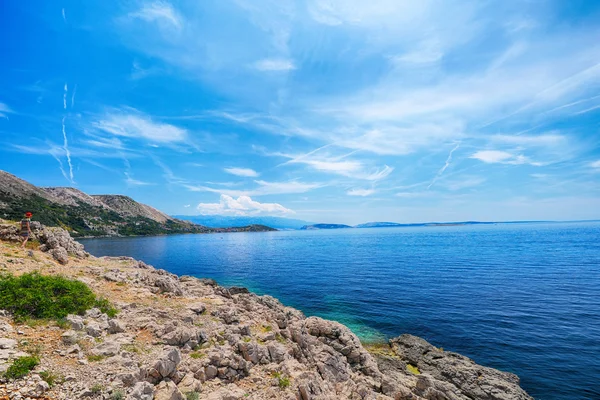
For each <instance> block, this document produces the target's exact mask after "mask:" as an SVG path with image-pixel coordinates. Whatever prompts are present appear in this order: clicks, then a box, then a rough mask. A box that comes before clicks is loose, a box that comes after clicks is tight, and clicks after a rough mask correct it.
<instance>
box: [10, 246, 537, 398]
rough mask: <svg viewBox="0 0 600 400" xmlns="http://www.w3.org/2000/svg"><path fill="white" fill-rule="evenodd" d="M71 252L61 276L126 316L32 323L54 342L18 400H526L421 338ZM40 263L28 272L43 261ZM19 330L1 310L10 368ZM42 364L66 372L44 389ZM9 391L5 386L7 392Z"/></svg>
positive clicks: (498, 376)
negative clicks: (367, 335) (371, 333)
mask: <svg viewBox="0 0 600 400" xmlns="http://www.w3.org/2000/svg"><path fill="white" fill-rule="evenodd" d="M57 240H58V239H57ZM0 254H1V252H0ZM1 257H2V256H1V255H0V259H1ZM43 257H44V255H43V253H39V258H43ZM71 260H72V262H71V264H70V265H71V266H70V267H69V268H65V269H63V271H66V272H64V273H66V274H69V273H71V274H72V276H73V277H74V278H76V279H80V280H82V281H84V282H86V283H88V284H89V285H90V286H91V287H92V288H93V289H94V290H95V291H97V292H99V293H102V294H103V295H104V296H106V297H107V298H109V299H110V300H111V301H112V302H113V303H114V304H115V305H116V306H117V308H118V309H119V314H118V316H117V317H115V318H109V317H108V316H107V315H106V314H103V313H102V312H101V311H100V310H99V309H91V310H88V311H87V312H86V313H85V315H83V316H78V315H69V316H67V317H66V318H65V321H64V322H65V324H64V326H63V327H62V328H60V329H59V328H58V327H56V326H49V327H47V328H37V329H42V331H41V332H39V337H41V338H50V340H49V343H50V344H49V345H48V348H47V349H45V350H44V351H43V352H42V354H41V365H40V366H39V367H38V368H36V369H35V370H34V371H33V372H32V375H30V377H28V378H24V379H22V380H18V381H15V382H11V383H10V385H12V386H11V388H12V389H11V390H13V392H14V393H19V395H21V398H22V397H24V396H25V394H26V393H33V390H35V389H36V388H37V387H38V386H39V390H41V391H42V392H44V395H46V396H48V397H49V398H53V399H62V400H66V399H76V398H84V397H85V398H90V399H92V400H93V399H101V398H102V399H110V398H113V397H111V396H112V394H114V393H119V391H120V393H122V395H123V396H124V397H121V398H126V399H132V400H149V399H155V400H156V399H186V398H196V397H194V396H197V398H201V399H212V400H223V399H254V400H263V399H290V400H339V399H357V400H358V399H369V400H371V399H372V400H401V399H406V400H408V399H410V400H443V399H447V400H451V399H452V400H453V399H459V400H467V399H468V400H472V399H484V400H507V399H516V400H530V399H531V397H529V396H528V395H527V394H526V393H525V392H524V391H523V390H522V389H521V388H520V387H519V380H518V378H517V377H516V376H515V375H513V374H510V373H505V372H501V371H497V370H494V369H491V368H486V367H483V366H480V365H477V364H475V362H473V361H472V360H470V359H468V358H466V357H464V356H461V355H459V354H456V353H452V352H446V351H442V350H440V349H437V348H436V347H434V346H433V345H431V344H429V343H427V342H426V341H424V340H423V339H420V338H417V337H414V336H410V335H402V336H400V337H398V338H395V339H392V340H390V341H389V343H384V344H380V345H379V346H377V348H376V349H370V350H368V349H367V348H365V346H363V344H362V343H361V342H360V340H359V339H358V337H357V336H356V335H354V334H353V333H352V332H351V331H350V330H349V329H348V328H347V327H346V326H344V325H342V324H340V323H337V322H334V321H328V320H324V319H321V318H318V317H308V318H307V317H306V316H305V315H304V314H303V313H302V312H300V311H298V310H296V309H293V308H289V307H286V306H284V305H283V304H281V303H280V302H279V301H278V300H277V299H275V298H273V297H270V296H258V295H256V294H254V293H251V292H249V291H247V290H245V289H243V288H224V287H221V286H219V285H217V284H216V283H215V282H214V281H211V280H206V279H196V278H193V277H177V276H176V275H172V274H170V273H168V272H166V271H163V270H159V269H155V268H153V267H152V266H148V265H146V264H143V263H140V262H138V261H136V260H134V259H132V258H128V257H117V258H115V257H104V258H94V257H91V256H90V257H89V258H88V259H86V260H85V261H84V262H80V260H78V259H74V258H71ZM35 262H36V261H35V260H34V259H33V258H31V263H32V264H31V268H32V269H36V268H41V267H40V266H39V265H38V264H35ZM40 263H41V265H44V264H43V263H44V261H43V260H40ZM25 267H26V265H24V266H23V268H25ZM21 329H22V328H17V331H19V330H21ZM23 331H24V332H22V333H21V334H19V333H18V332H15V329H13V328H12V326H11V325H10V324H9V319H8V318H7V317H1V316H0V365H4V368H6V366H7V365H8V363H10V360H12V359H14V358H15V357H18V356H19V355H22V354H24V353H23V351H26V348H25V347H24V348H23V349H20V348H19V343H21V342H28V343H33V342H34V341H35V336H34V335H33V334H34V333H35V330H34V329H30V330H27V331H26V332H25V329H24V328H23ZM32 335H33V336H32ZM40 371H53V372H54V373H55V374H57V375H61V376H64V377H65V379H64V381H62V382H61V383H59V384H55V385H54V386H53V387H50V388H45V387H44V388H42V387H41V386H40V385H38V384H37V382H38V381H39V380H37V378H33V377H34V376H39V372H40ZM25 388H26V389H25ZM2 390H3V389H2V385H1V382H0V398H2V397H1V396H2V395H3V394H4V393H3V392H2ZM9 398H11V399H16V398H19V397H14V396H13V397H9ZM114 398H117V397H116V395H115V396H114Z"/></svg>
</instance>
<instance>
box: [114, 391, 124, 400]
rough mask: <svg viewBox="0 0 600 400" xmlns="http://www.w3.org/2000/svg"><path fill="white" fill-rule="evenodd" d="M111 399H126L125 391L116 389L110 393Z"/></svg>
mask: <svg viewBox="0 0 600 400" xmlns="http://www.w3.org/2000/svg"><path fill="white" fill-rule="evenodd" d="M110 400H125V393H124V392H123V391H122V390H121V389H116V390H115V391H113V392H112V394H111V395H110Z"/></svg>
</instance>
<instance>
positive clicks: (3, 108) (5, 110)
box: [0, 102, 14, 119]
mask: <svg viewBox="0 0 600 400" xmlns="http://www.w3.org/2000/svg"><path fill="white" fill-rule="evenodd" d="M12 113H14V111H13V110H11V108H10V107H9V106H7V105H6V104H5V103H2V102H0V118H6V119H8V115H6V114H12Z"/></svg>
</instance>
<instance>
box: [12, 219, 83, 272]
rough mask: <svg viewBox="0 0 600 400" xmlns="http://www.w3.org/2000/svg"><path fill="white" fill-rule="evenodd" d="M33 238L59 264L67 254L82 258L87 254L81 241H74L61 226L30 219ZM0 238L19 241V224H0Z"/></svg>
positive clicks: (66, 257) (67, 257) (65, 261)
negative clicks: (48, 224) (55, 226)
mask: <svg viewBox="0 0 600 400" xmlns="http://www.w3.org/2000/svg"><path fill="white" fill-rule="evenodd" d="M30 227H31V231H32V232H33V239H34V240H36V239H37V241H38V242H39V245H40V246H39V249H40V250H41V251H43V252H46V253H49V254H51V255H52V257H53V258H54V259H55V260H56V261H58V262H59V263H60V264H63V265H66V264H68V262H69V256H73V257H76V258H79V259H83V258H86V257H88V256H89V253H87V252H86V251H85V250H84V247H83V245H82V244H81V243H79V242H77V241H75V240H74V239H73V238H72V237H71V236H70V235H69V233H68V232H67V231H66V230H64V229H62V228H51V227H46V226H43V225H42V224H40V223H39V222H36V221H32V222H31V224H30ZM0 240H4V241H11V242H20V241H21V240H22V239H21V237H20V236H19V226H18V225H16V224H0Z"/></svg>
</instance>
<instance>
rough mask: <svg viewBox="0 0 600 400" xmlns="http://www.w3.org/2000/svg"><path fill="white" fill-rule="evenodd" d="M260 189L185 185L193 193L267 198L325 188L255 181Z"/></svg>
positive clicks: (293, 183) (311, 185) (303, 184)
mask: <svg viewBox="0 0 600 400" xmlns="http://www.w3.org/2000/svg"><path fill="white" fill-rule="evenodd" d="M254 182H255V183H256V184H257V185H258V187H256V188H254V189H247V190H233V189H223V188H213V187H208V186H201V185H191V184H183V185H182V186H184V187H185V188H187V189H188V190H191V191H192V192H211V193H221V194H226V195H229V196H266V195H273V194H295V193H305V192H309V191H311V190H313V189H317V188H320V187H323V186H325V185H324V184H322V183H303V182H298V181H287V182H267V181H254Z"/></svg>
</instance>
